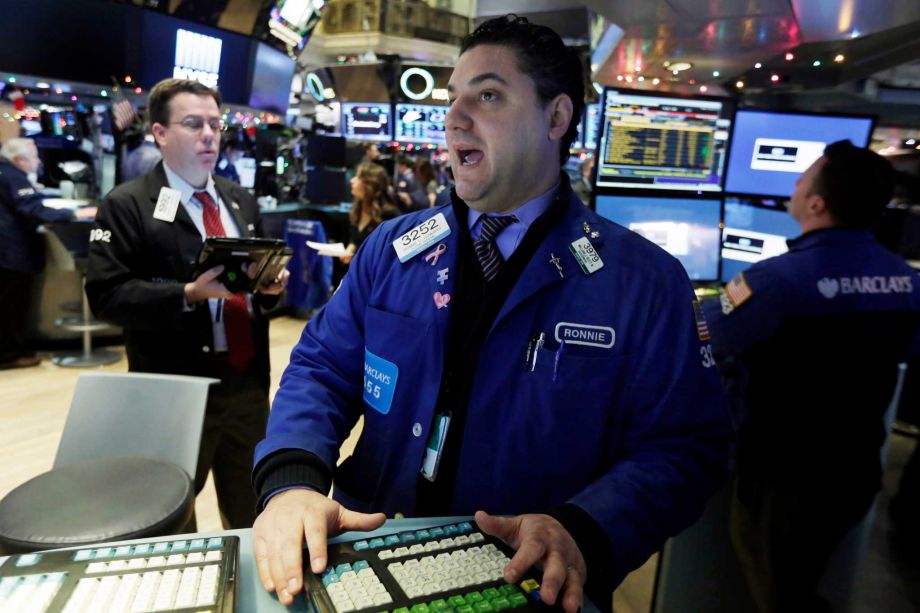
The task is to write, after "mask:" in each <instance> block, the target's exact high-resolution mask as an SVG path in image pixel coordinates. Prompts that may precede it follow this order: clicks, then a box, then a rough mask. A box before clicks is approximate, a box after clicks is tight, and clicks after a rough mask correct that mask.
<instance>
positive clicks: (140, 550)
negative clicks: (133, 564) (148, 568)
mask: <svg viewBox="0 0 920 613" xmlns="http://www.w3.org/2000/svg"><path fill="white" fill-rule="evenodd" d="M152 550H153V545H151V544H150V543H141V544H140V545H135V546H134V553H133V555H136V556H145V555H147V554H149V553H151V551H152Z"/></svg>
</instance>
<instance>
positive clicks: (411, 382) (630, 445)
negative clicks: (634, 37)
mask: <svg viewBox="0 0 920 613" xmlns="http://www.w3.org/2000/svg"><path fill="white" fill-rule="evenodd" d="M584 82H585V81H584V77H583V74H582V63H581V61H580V60H579V59H578V56H577V54H576V53H575V52H573V51H572V50H571V49H569V48H567V47H566V46H565V44H564V42H563V41H562V38H561V37H560V36H559V35H558V34H557V33H556V32H554V31H552V30H551V29H549V28H547V27H545V26H539V25H536V24H532V23H530V22H528V21H527V20H526V19H525V18H521V17H517V16H514V15H508V16H505V17H500V18H496V19H491V20H489V21H486V22H485V23H483V24H481V25H480V26H479V27H478V28H477V29H476V30H475V31H474V32H473V33H472V34H470V35H469V36H467V37H466V38H465V39H464V40H463V43H462V45H461V50H460V57H459V59H458V60H457V64H456V67H455V69H454V71H453V74H452V75H451V77H450V81H449V83H448V88H447V89H448V96H449V98H450V100H451V106H450V111H449V112H448V114H447V117H446V120H445V126H446V140H447V147H448V151H449V154H450V158H451V164H452V167H453V169H454V174H455V178H456V186H455V189H454V190H453V191H452V192H451V202H450V203H449V204H446V205H444V206H441V207H438V208H435V209H428V208H425V209H424V210H423V211H419V212H417V213H410V214H408V215H403V216H401V217H398V218H396V219H393V220H391V221H387V222H384V223H383V224H382V225H381V226H380V227H379V228H378V229H377V230H376V231H375V232H373V233H372V234H371V235H370V236H369V237H368V238H367V240H366V241H365V242H364V244H363V246H362V247H361V250H360V253H359V255H358V256H357V257H356V258H355V260H354V261H353V262H352V264H351V267H350V269H349V271H348V274H346V275H345V278H344V279H343V281H342V283H341V285H340V286H339V288H338V290H337V291H336V292H335V294H334V295H333V296H332V298H331V300H330V301H329V303H328V304H327V305H326V306H325V307H324V308H323V309H322V310H321V311H320V312H319V313H318V314H317V315H316V316H315V317H314V318H313V319H311V320H310V322H309V323H308V324H307V326H306V328H305V330H304V332H303V335H302V336H301V339H300V341H299V343H298V344H297V346H296V347H295V348H294V350H293V352H292V354H291V362H290V364H289V366H288V368H287V370H286V371H285V373H284V376H283V377H282V379H281V387H280V389H279V390H278V392H277V393H276V395H275V399H274V404H273V406H272V411H271V415H270V418H269V427H268V430H267V432H266V438H265V440H264V441H262V442H261V443H260V444H259V447H258V449H257V452H256V464H255V466H254V470H253V484H254V485H255V487H256V489H257V491H258V492H259V504H260V507H261V508H262V509H263V510H262V511H261V514H260V515H259V517H258V519H257V520H256V523H255V525H254V527H253V538H252V542H253V549H254V553H255V559H256V567H257V568H258V571H259V577H260V580H261V582H262V585H263V587H265V589H267V590H269V591H272V592H277V593H278V598H279V600H280V601H281V602H282V603H284V604H289V603H290V602H292V601H293V598H294V597H295V595H296V594H297V593H298V592H299V591H300V590H301V589H302V585H303V572H304V569H307V570H308V571H309V570H312V571H313V572H317V573H319V572H322V571H323V570H324V568H325V567H326V565H327V561H328V556H327V553H326V552H327V549H326V537H327V534H331V533H336V532H339V531H342V530H348V529H355V530H368V529H372V528H376V527H377V526H379V525H380V524H381V523H382V522H383V521H384V518H385V515H384V514H386V516H391V517H392V516H394V515H396V514H397V513H402V514H405V515H407V516H416V517H434V516H449V515H469V514H473V513H474V512H476V522H477V524H478V526H479V528H480V529H481V530H482V531H484V532H486V533H489V534H492V535H494V536H496V537H497V538H501V539H504V540H505V541H506V542H507V543H508V544H509V546H510V547H511V548H513V549H514V550H516V553H515V554H514V557H513V558H512V559H511V560H510V562H508V563H507V564H506V565H505V566H504V568H503V570H502V572H503V577H504V579H505V580H506V581H508V582H510V583H517V582H518V581H519V580H520V577H521V575H522V574H523V573H524V572H525V570H526V569H528V568H530V567H531V566H534V565H538V566H540V567H541V569H542V570H541V571H540V573H541V574H540V575H539V577H540V580H539V583H540V597H541V599H542V600H543V602H544V603H547V604H556V605H558V606H560V607H562V608H564V609H565V610H566V611H567V612H568V613H575V611H577V610H578V609H579V607H581V606H582V604H583V603H584V593H585V590H587V593H588V594H589V596H590V597H591V599H592V601H593V602H594V603H595V604H597V605H598V606H600V607H603V608H604V609H605V610H609V609H610V606H611V602H612V598H611V593H612V590H613V588H614V587H615V586H616V585H617V584H619V582H620V581H622V579H623V577H625V575H626V574H627V573H628V572H629V571H631V570H632V569H634V568H636V567H637V566H639V565H640V564H642V563H643V562H644V561H645V560H647V559H648V557H649V556H650V555H651V554H652V553H654V552H655V551H658V550H659V549H660V548H661V546H662V545H663V544H664V542H665V540H666V539H667V538H668V537H670V536H673V535H674V534H677V533H678V532H680V531H681V530H683V529H684V528H686V527H687V526H689V525H690V524H692V523H693V522H694V521H695V520H696V518H697V517H699V515H700V513H701V511H702V509H703V506H704V505H705V503H706V501H707V500H708V498H709V497H710V496H711V495H712V494H713V493H714V492H715V491H716V490H717V489H718V488H719V487H720V486H721V483H722V480H723V478H724V477H725V476H726V474H727V472H728V454H729V443H730V438H731V430H730V428H731V424H730V422H729V418H728V417H729V416H728V414H727V413H726V411H725V410H724V403H723V401H722V395H721V390H720V388H719V380H718V377H717V373H716V369H715V368H714V365H713V364H712V363H711V361H709V360H707V358H708V345H707V344H706V342H705V340H704V334H703V328H704V326H702V325H701V321H700V318H699V316H698V312H697V310H696V309H694V308H693V307H694V306H695V305H694V295H693V289H692V286H691V284H690V280H689V279H688V278H687V274H686V272H685V271H684V269H683V267H682V266H681V265H680V263H679V262H678V261H677V260H676V259H675V258H674V257H672V256H671V255H669V254H668V253H666V252H665V251H664V250H662V249H661V248H659V247H657V246H656V245H654V244H652V243H651V242H649V241H647V240H645V239H643V238H641V237H640V236H638V235H637V234H635V233H632V232H629V231H628V230H626V229H625V228H623V227H621V226H618V225H616V224H614V223H612V222H610V221H607V220H604V219H603V218H601V217H600V216H598V215H597V214H596V213H594V212H593V211H591V210H590V209H589V208H587V207H585V206H583V205H582V204H581V202H580V201H579V200H578V198H577V197H576V196H575V195H574V194H573V192H572V190H571V187H570V185H569V180H568V175H567V174H566V173H564V172H563V171H562V166H563V165H564V164H565V160H566V159H567V158H568V156H569V146H570V144H571V143H572V141H573V140H574V139H575V137H576V135H577V126H578V120H579V118H580V117H581V113H582V109H583V108H584ZM426 204H427V199H426ZM359 419H363V420H364V421H363V423H364V430H363V432H362V435H361V438H360V440H359V441H358V443H357V445H356V447H355V449H354V453H353V454H352V455H351V456H350V457H348V458H347V459H345V460H344V462H342V463H341V464H338V463H337V460H338V458H339V453H340V449H341V445H342V443H343V442H344V440H345V437H346V436H347V435H348V432H349V431H351V429H352V427H353V426H354V425H355V423H356V422H357V421H358V420H359ZM333 485H334V500H330V499H329V498H328V497H327V494H328V493H329V491H330V487H332V486H333ZM477 511H478V512H477ZM486 511H488V513H487V512H486ZM304 540H306V541H307V549H306V550H304V549H303V546H302V545H303V542H304ZM305 551H308V552H309V559H304V558H303V555H304V552H305ZM586 581H587V583H586ZM586 586H587V587H586ZM592 590H593V591H592Z"/></svg>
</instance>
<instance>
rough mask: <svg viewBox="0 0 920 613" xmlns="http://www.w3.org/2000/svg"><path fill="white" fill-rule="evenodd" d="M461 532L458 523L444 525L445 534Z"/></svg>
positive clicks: (450, 534)
mask: <svg viewBox="0 0 920 613" xmlns="http://www.w3.org/2000/svg"><path fill="white" fill-rule="evenodd" d="M459 533H460V529H459V528H457V526H456V525H450V526H444V534H446V535H447V536H454V535H455V534H459Z"/></svg>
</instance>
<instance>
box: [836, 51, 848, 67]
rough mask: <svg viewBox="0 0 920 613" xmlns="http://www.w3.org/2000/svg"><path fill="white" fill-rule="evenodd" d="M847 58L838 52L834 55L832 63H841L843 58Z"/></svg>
mask: <svg viewBox="0 0 920 613" xmlns="http://www.w3.org/2000/svg"><path fill="white" fill-rule="evenodd" d="M845 59H847V58H846V57H844V55H843V54H842V53H838V54H837V55H835V56H834V63H836V64H843V60H845Z"/></svg>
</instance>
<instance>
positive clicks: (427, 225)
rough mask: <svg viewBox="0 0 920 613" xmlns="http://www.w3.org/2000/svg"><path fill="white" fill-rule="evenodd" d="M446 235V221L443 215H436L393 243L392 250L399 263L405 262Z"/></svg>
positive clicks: (447, 230)
mask: <svg viewBox="0 0 920 613" xmlns="http://www.w3.org/2000/svg"><path fill="white" fill-rule="evenodd" d="M448 235H450V226H448V225H447V219H445V217H444V213H438V214H437V215H435V216H434V217H431V218H430V219H426V220H425V221H423V222H422V223H421V225H418V226H416V227H414V228H412V229H411V230H409V231H408V232H406V233H405V234H403V235H402V236H400V237H399V238H397V239H396V240H395V241H393V249H394V250H395V251H396V257H398V258H399V261H400V262H406V261H408V260H411V259H412V258H414V257H415V256H417V255H418V254H419V253H421V252H422V251H425V250H426V249H428V248H429V247H431V246H432V245H433V244H435V243H436V242H438V241H439V240H441V239H442V238H444V237H445V236H448Z"/></svg>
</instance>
